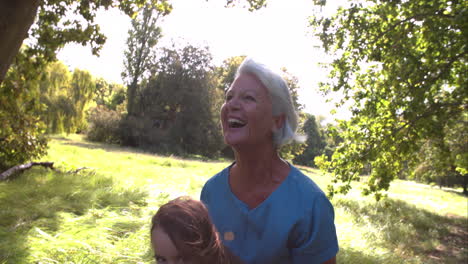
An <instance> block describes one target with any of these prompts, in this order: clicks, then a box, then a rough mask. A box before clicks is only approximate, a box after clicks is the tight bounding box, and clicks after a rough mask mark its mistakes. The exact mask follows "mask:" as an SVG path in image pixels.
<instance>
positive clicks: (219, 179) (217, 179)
mask: <svg viewBox="0 0 468 264" xmlns="http://www.w3.org/2000/svg"><path fill="white" fill-rule="evenodd" d="M230 167H231V165H230V166H228V167H226V168H224V169H222V170H221V171H220V172H218V173H216V174H215V175H213V176H211V178H209V179H208V180H207V181H206V183H205V187H206V186H211V185H219V184H222V183H223V182H224V181H225V178H227V176H228V174H229V168H230Z"/></svg>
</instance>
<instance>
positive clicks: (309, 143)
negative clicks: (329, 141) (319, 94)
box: [294, 114, 326, 167]
mask: <svg viewBox="0 0 468 264" xmlns="http://www.w3.org/2000/svg"><path fill="white" fill-rule="evenodd" d="M305 116H306V117H305V118H306V121H305V123H304V126H303V131H304V133H305V135H306V136H307V139H306V142H305V148H304V149H303V151H302V152H301V153H299V155H297V156H296V157H295V158H294V162H296V163H298V164H302V165H307V166H311V167H315V166H316V165H315V162H314V159H315V157H318V156H320V155H322V154H323V153H324V149H325V146H326V142H325V137H324V135H323V131H322V129H321V128H320V126H319V125H318V123H317V120H316V119H315V116H314V115H311V114H306V115H305Z"/></svg>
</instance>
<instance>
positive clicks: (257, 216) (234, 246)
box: [201, 165, 338, 264]
mask: <svg viewBox="0 0 468 264" xmlns="http://www.w3.org/2000/svg"><path fill="white" fill-rule="evenodd" d="M231 166H232V165H231ZM231 166H229V167H227V168H225V169H224V170H223V171H221V172H220V173H218V174H216V175H215V176H213V177H212V178H211V179H209V180H208V181H207V182H206V184H205V186H203V189H202V192H201V200H202V201H203V202H204V203H205V204H206V206H207V207H208V210H209V212H210V216H211V218H212V220H213V222H214V224H215V226H216V228H217V229H218V231H219V233H220V235H221V238H222V240H223V243H224V244H225V245H226V246H227V247H228V248H229V249H231V251H232V252H233V253H234V254H235V255H237V256H239V257H240V258H241V259H242V260H243V261H245V262H246V263H247V264H253V263H255V264H261V263H265V264H275V263H281V264H283V263H307V264H315V263H323V262H325V261H327V260H329V259H331V258H332V257H334V256H336V254H337V253H338V240H337V237H336V230H335V224H334V218H335V214H334V211H333V206H332V205H331V203H330V201H329V200H328V199H327V197H326V196H325V194H324V193H323V192H322V190H321V189H320V188H319V187H318V186H317V185H316V184H315V183H314V182H313V181H312V180H311V179H310V178H309V177H307V176H305V175H304V174H303V173H302V172H300V171H299V170H298V169H297V168H296V167H294V166H292V165H290V168H291V169H290V172H289V174H288V176H287V177H286V179H285V180H284V181H283V182H282V183H281V184H280V186H278V188H277V189H276V190H274V191H273V192H272V193H271V194H270V196H269V197H268V198H267V199H266V200H265V201H263V202H262V203H261V204H260V205H258V206H257V207H256V208H254V209H251V210H249V208H248V206H247V205H246V204H245V203H244V202H242V201H240V200H239V199H238V198H237V197H236V196H235V195H234V194H233V193H232V191H231V188H230V186H229V181H228V178H229V169H230V167H231Z"/></svg>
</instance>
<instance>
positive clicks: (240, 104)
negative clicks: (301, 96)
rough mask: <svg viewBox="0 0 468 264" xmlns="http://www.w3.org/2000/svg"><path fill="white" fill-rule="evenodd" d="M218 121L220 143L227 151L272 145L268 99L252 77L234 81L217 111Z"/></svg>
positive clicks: (271, 123) (247, 75)
mask: <svg viewBox="0 0 468 264" xmlns="http://www.w3.org/2000/svg"><path fill="white" fill-rule="evenodd" d="M221 121H222V126H223V134H224V141H225V142H226V144H228V145H229V146H231V147H234V148H239V147H243V146H250V147H252V148H255V147H257V146H258V145H259V144H272V133H273V132H272V131H273V129H274V127H275V120H274V117H273V113H272V103H271V97H270V95H269V93H268V91H267V89H266V87H265V86H264V85H263V84H262V83H261V82H260V80H258V79H257V78H256V77H255V76H254V75H251V74H241V75H240V76H239V77H237V78H236V79H235V80H234V82H233V83H232V85H231V87H230V88H229V90H227V92H226V97H225V102H224V104H223V106H222V107H221Z"/></svg>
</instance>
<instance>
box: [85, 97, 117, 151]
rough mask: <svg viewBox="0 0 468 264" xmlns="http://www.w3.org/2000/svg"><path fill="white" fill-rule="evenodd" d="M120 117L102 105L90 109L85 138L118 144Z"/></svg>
mask: <svg viewBox="0 0 468 264" xmlns="http://www.w3.org/2000/svg"><path fill="white" fill-rule="evenodd" d="M121 120H122V115H121V114H120V113H118V112H117V111H114V110H110V109H108V108H106V107H104V106H102V105H98V106H97V107H95V108H93V109H91V111H90V114H89V117H88V122H89V128H88V131H87V135H86V137H87V138H88V139H89V140H91V141H98V142H104V143H115V144H120V142H121V140H120V136H119V125H120V122H121Z"/></svg>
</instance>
